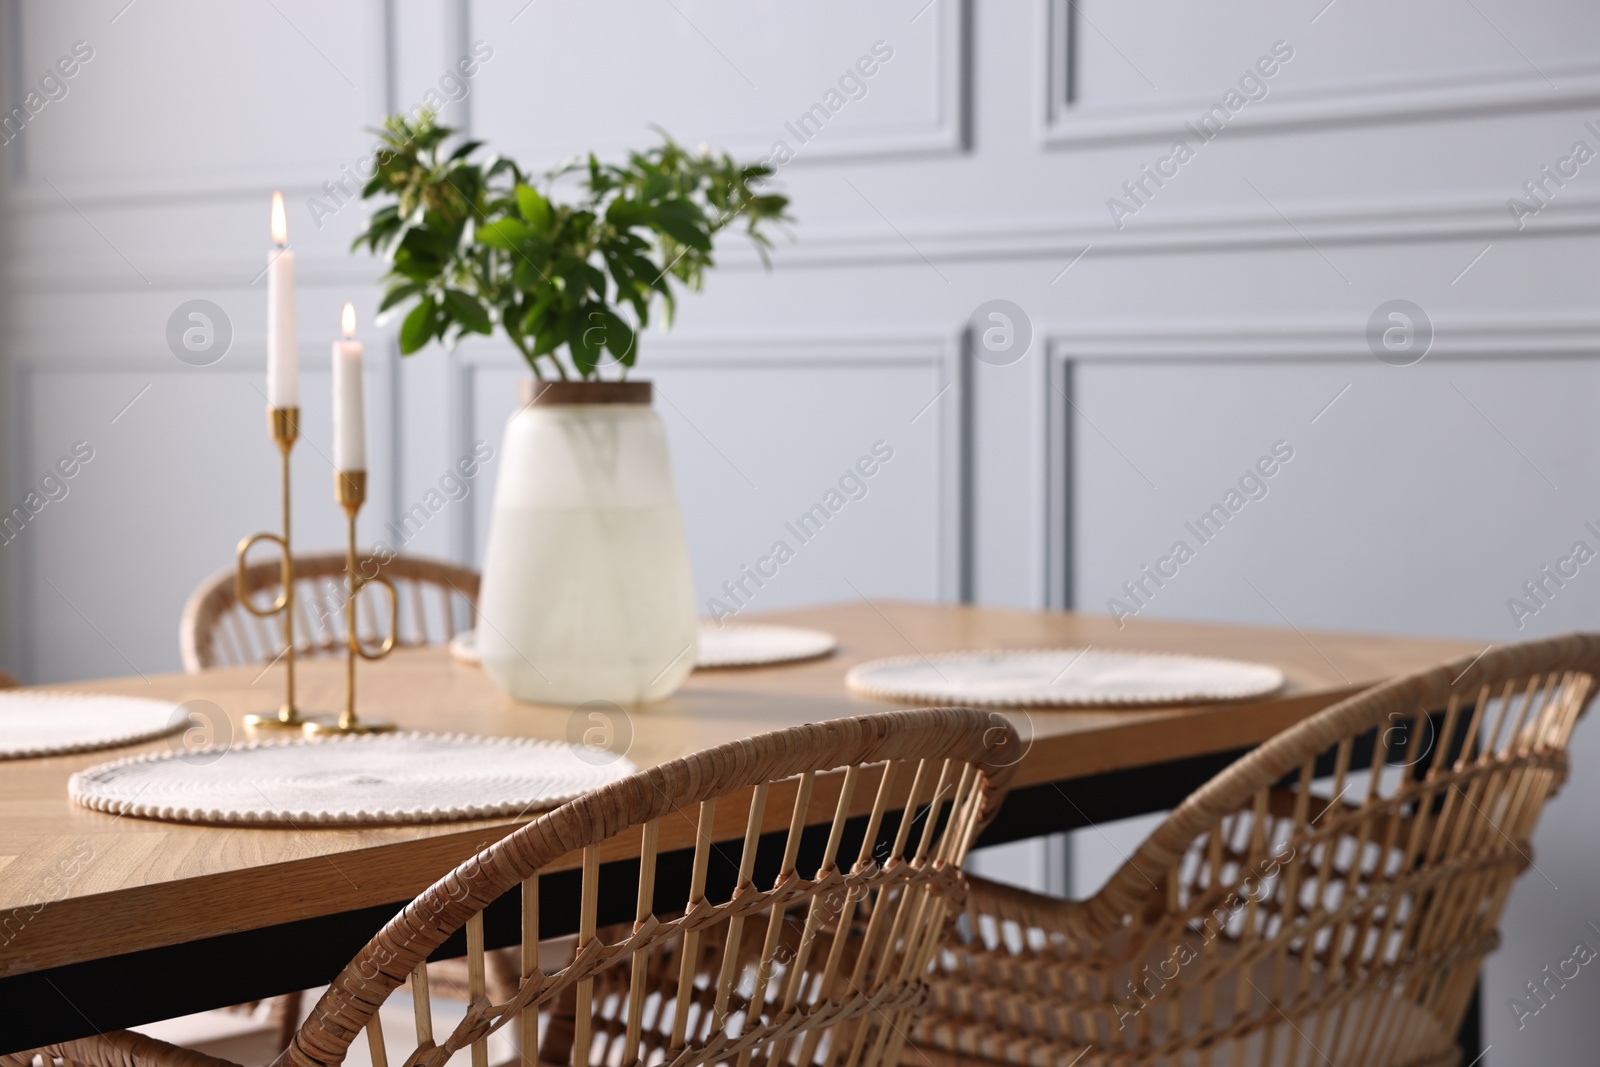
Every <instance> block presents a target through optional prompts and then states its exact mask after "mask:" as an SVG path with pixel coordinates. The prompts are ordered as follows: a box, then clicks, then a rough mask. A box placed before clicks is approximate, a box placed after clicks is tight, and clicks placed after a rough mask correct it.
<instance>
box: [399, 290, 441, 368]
mask: <svg viewBox="0 0 1600 1067" xmlns="http://www.w3.org/2000/svg"><path fill="white" fill-rule="evenodd" d="M437 311H438V307H437V306H436V305H435V304H434V302H433V297H431V296H428V297H424V298H423V300H422V303H420V304H418V305H417V306H416V307H414V308H412V309H411V314H409V315H407V316H406V321H405V322H403V323H402V324H401V325H400V354H401V355H402V356H409V355H410V354H411V353H413V352H415V351H417V350H418V349H420V348H422V346H424V345H426V344H427V343H428V341H429V340H430V339H431V338H432V337H433V333H434V327H435V320H434V315H435V313H436V312H437Z"/></svg>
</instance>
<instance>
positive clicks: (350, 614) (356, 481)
mask: <svg viewBox="0 0 1600 1067" xmlns="http://www.w3.org/2000/svg"><path fill="white" fill-rule="evenodd" d="M333 487H334V492H335V494H336V495H337V496H338V498H339V506H340V507H342V508H344V513H345V517H346V519H347V520H348V521H349V539H348V541H347V542H346V547H345V572H346V574H347V575H348V579H349V584H350V598H349V599H348V600H347V601H345V606H344V611H345V669H344V672H345V673H344V679H345V697H344V713H343V714H341V715H340V716H339V721H338V722H322V721H307V722H306V723H305V727H304V729H305V732H306V734H307V735H309V736H316V735H321V734H381V733H387V732H389V731H390V730H393V729H394V723H392V722H363V721H362V720H361V719H360V718H359V717H358V716H357V715H356V660H357V659H358V658H360V659H364V660H380V659H382V658H383V657H385V656H387V655H388V654H389V653H390V652H392V651H394V642H395V638H396V636H397V635H398V634H399V633H400V596H399V594H398V593H396V592H395V588H394V583H392V582H391V581H389V579H387V578H385V577H384V576H383V575H381V574H376V575H373V576H372V577H371V578H364V577H362V575H361V573H360V571H359V570H358V568H357V565H356V514H357V513H358V512H359V511H360V510H361V505H362V504H365V503H366V502H367V472H366V471H334V472H333ZM369 583H375V584H377V585H380V586H382V587H383V588H384V590H385V591H386V592H387V593H388V594H389V634H388V636H387V637H385V638H384V639H383V644H382V645H381V646H379V648H378V650H377V651H376V652H369V651H368V650H367V649H366V647H365V646H363V645H362V644H361V636H360V634H359V633H358V632H357V630H356V597H357V596H358V595H359V594H360V592H361V590H362V588H363V587H365V586H366V585H368V584H369Z"/></svg>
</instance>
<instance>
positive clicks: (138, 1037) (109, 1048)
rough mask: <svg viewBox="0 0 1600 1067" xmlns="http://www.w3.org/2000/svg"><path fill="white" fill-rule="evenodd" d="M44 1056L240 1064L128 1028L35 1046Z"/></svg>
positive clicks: (94, 1066) (98, 1066)
mask: <svg viewBox="0 0 1600 1067" xmlns="http://www.w3.org/2000/svg"><path fill="white" fill-rule="evenodd" d="M37 1051H38V1052H39V1053H42V1054H43V1055H44V1056H45V1057H46V1063H47V1064H48V1062H49V1058H50V1057H52V1056H53V1057H55V1058H57V1059H60V1060H65V1061H67V1062H68V1063H74V1064H78V1065H80V1067H240V1065H239V1064H236V1063H234V1062H233V1061H232V1060H225V1059H221V1058H219V1057H217V1056H210V1055H207V1054H206V1053H204V1052H196V1051H195V1050H194V1049H189V1048H182V1047H180V1046H178V1045H173V1044H169V1043H167V1042H165V1041H161V1040H158V1039H156V1038H153V1037H146V1036H145V1035H144V1034H136V1033H133V1032H132V1031H131V1030H110V1031H107V1032H106V1033H103V1034H99V1035H97V1036H95V1037H84V1038H79V1039H78V1040H76V1041H63V1042H61V1043H60V1044H58V1045H46V1046H45V1047H44V1048H42V1049H39V1050H37Z"/></svg>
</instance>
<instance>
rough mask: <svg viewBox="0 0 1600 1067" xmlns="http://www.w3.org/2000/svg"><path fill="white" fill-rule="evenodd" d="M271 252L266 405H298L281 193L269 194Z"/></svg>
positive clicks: (290, 257)
mask: <svg viewBox="0 0 1600 1067" xmlns="http://www.w3.org/2000/svg"><path fill="white" fill-rule="evenodd" d="M272 243H273V245H274V247H273V249H272V252H271V253H270V254H269V256H268V258H267V404H268V406H269V407H275V408H293V407H299V406H300V362H299V359H298V358H297V357H296V354H295V343H294V253H293V252H291V251H289V249H288V247H287V246H288V243H289V226H288V223H287V221H285V219H284V214H283V194H282V193H273V194H272Z"/></svg>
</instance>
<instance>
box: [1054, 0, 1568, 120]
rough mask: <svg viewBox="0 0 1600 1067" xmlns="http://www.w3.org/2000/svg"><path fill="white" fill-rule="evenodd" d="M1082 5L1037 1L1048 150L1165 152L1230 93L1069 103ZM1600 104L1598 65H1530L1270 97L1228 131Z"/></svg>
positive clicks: (1280, 91) (1221, 88) (1285, 91)
mask: <svg viewBox="0 0 1600 1067" xmlns="http://www.w3.org/2000/svg"><path fill="white" fill-rule="evenodd" d="M1075 2H1076V0H1039V3H1038V14H1037V20H1038V24H1039V40H1040V42H1041V45H1040V49H1039V58H1038V66H1037V68H1036V70H1035V73H1034V84H1035V96H1036V97H1037V99H1038V101H1039V105H1038V111H1037V134H1038V138H1039V142H1040V144H1041V145H1042V146H1044V147H1048V148H1088V147H1096V146H1101V145H1112V144H1130V143H1145V142H1150V143H1156V142H1160V143H1165V142H1169V141H1171V140H1172V139H1174V138H1176V137H1179V136H1181V134H1182V130H1183V125H1184V123H1186V122H1194V121H1195V120H1196V119H1197V118H1198V117H1199V116H1200V115H1202V114H1204V113H1205V112H1206V111H1207V110H1208V109H1209V108H1210V107H1211V106H1212V105H1213V104H1215V103H1217V100H1218V99H1219V98H1220V96H1221V94H1222V93H1223V92H1225V91H1226V90H1227V89H1228V88H1229V87H1228V86H1227V85H1218V86H1217V91H1216V93H1214V94H1212V96H1210V97H1204V96H1193V97H1184V98H1181V99H1172V98H1167V99H1159V100H1151V101H1148V102H1140V103H1135V104H1126V105H1085V104H1081V103H1078V102H1075V101H1073V100H1072V96H1073V95H1074V94H1073V87H1074V83H1075V81H1076V75H1075V72H1074V70H1073V61H1074V56H1073V49H1074V47H1075V41H1074V39H1073V34H1074V30H1075V29H1076V27H1077V24H1078V23H1079V22H1080V21H1081V20H1080V18H1079V17H1077V16H1075V14H1074V4H1075ZM1596 103H1600V63H1593V62H1581V63H1558V64H1541V66H1540V67H1537V68H1536V67H1533V66H1531V65H1530V64H1528V63H1526V62H1524V63H1518V64H1515V65H1509V66H1501V67H1494V68H1489V69H1481V70H1459V71H1452V72H1450V73H1448V74H1439V75H1435V76H1432V77H1426V78H1411V79H1394V80H1390V81H1350V82H1344V83H1332V84H1323V85H1316V86H1308V87H1305V88H1295V87H1293V86H1287V87H1283V88H1275V89H1273V90H1272V93H1271V95H1270V97H1269V98H1268V99H1266V100H1264V101H1262V102H1261V103H1260V104H1258V105H1252V106H1251V107H1249V108H1246V109H1245V110H1244V111H1241V112H1240V113H1239V114H1238V116H1237V118H1235V119H1234V120H1232V121H1230V122H1229V123H1228V126H1227V129H1228V131H1229V136H1232V135H1234V134H1267V133H1270V134H1292V133H1300V132H1304V131H1307V130H1316V129H1325V128H1328V127H1336V126H1381V125H1385V124H1389V123H1403V122H1437V121H1446V120H1457V119H1474V118H1489V117H1494V116H1498V115H1516V114H1525V113H1529V112H1540V111H1568V110H1572V109H1575V108H1581V107H1588V106H1591V105H1594V104H1596Z"/></svg>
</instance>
